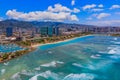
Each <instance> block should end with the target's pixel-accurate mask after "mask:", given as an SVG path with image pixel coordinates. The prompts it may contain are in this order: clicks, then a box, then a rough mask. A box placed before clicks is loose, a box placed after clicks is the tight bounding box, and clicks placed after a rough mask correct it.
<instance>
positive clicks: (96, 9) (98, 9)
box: [91, 8, 104, 12]
mask: <svg viewBox="0 0 120 80" xmlns="http://www.w3.org/2000/svg"><path fill="white" fill-rule="evenodd" d="M103 10H104V9H100V8H94V9H92V10H91V11H92V12H100V11H103Z"/></svg>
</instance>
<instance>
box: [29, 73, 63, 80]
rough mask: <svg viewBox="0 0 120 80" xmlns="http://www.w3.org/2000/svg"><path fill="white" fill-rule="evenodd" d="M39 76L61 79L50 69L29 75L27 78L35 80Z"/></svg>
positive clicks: (54, 79)
mask: <svg viewBox="0 0 120 80" xmlns="http://www.w3.org/2000/svg"><path fill="white" fill-rule="evenodd" d="M39 76H41V77H44V78H46V79H48V78H52V79H53V80H61V79H59V76H58V75H57V74H56V73H53V72H51V71H46V72H43V73H40V74H37V75H35V76H33V77H31V78H30V79H29V80H37V78H38V77H39Z"/></svg>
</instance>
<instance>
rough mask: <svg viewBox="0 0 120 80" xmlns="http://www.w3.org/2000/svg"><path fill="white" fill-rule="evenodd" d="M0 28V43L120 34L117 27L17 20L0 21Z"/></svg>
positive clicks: (119, 28)
mask: <svg viewBox="0 0 120 80" xmlns="http://www.w3.org/2000/svg"><path fill="white" fill-rule="evenodd" d="M0 26H1V27H0V28H1V29H0V43H9V42H10V41H13V42H14V41H26V40H34V39H37V38H39V39H40V38H46V37H52V36H62V35H64V36H65V35H71V34H79V33H85V32H87V33H93V34H114V35H119V34H120V27H119V26H116V27H112V26H102V27H101V26H100V27H99V26H92V25H80V24H67V23H59V22H25V21H17V20H5V21H1V22H0Z"/></svg>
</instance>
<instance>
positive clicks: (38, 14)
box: [6, 10, 79, 21]
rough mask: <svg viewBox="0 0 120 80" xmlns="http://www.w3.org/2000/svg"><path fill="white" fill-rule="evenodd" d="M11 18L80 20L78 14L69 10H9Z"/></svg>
mask: <svg viewBox="0 0 120 80" xmlns="http://www.w3.org/2000/svg"><path fill="white" fill-rule="evenodd" d="M6 15H7V16H8V17H9V18H12V19H17V20H25V21H79V19H78V18H77V16H76V15H73V14H71V13H68V12H57V13H56V12H49V11H33V12H29V13H24V12H18V11H16V10H8V11H7V12H6Z"/></svg>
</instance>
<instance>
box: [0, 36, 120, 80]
mask: <svg viewBox="0 0 120 80" xmlns="http://www.w3.org/2000/svg"><path fill="white" fill-rule="evenodd" d="M119 68H120V38H119V37H111V36H94V35H92V36H86V37H81V38H76V39H73V40H70V41H66V42H61V43H57V44H49V45H43V46H40V47H38V48H37V49H36V50H35V51H33V52H31V53H29V54H26V55H23V56H21V57H19V58H17V59H13V60H11V61H9V62H6V63H1V64H0V80H120V69H119Z"/></svg>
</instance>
